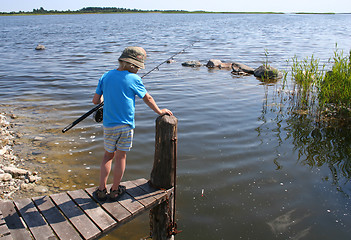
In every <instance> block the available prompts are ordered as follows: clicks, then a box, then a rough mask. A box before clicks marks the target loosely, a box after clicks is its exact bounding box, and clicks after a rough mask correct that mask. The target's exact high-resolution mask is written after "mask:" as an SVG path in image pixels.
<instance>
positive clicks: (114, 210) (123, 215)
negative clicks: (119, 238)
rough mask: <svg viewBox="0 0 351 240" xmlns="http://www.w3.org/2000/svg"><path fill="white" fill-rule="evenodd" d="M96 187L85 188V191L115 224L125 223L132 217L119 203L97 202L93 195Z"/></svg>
mask: <svg viewBox="0 0 351 240" xmlns="http://www.w3.org/2000/svg"><path fill="white" fill-rule="evenodd" d="M95 190H96V187H92V188H87V189H85V191H86V192H87V193H88V194H89V195H90V196H91V197H92V198H93V199H94V200H95V201H96V202H98V203H100V204H101V207H102V208H103V209H105V211H107V212H108V213H109V214H110V215H111V216H112V217H113V218H114V219H115V220H116V221H117V222H123V221H127V220H129V219H130V218H131V217H132V213H131V212H129V211H128V210H127V209H125V208H124V207H123V206H122V205H121V204H120V203H119V202H110V201H108V200H107V201H99V200H98V199H97V198H96V195H95Z"/></svg>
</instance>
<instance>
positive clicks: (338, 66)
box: [283, 49, 351, 121]
mask: <svg viewBox="0 0 351 240" xmlns="http://www.w3.org/2000/svg"><path fill="white" fill-rule="evenodd" d="M291 60H292V64H291V77H292V80H293V81H292V86H293V89H292V91H291V92H292V93H290V94H291V95H290V96H289V98H288V99H289V101H290V108H291V110H292V111H294V112H300V113H301V112H302V113H304V114H310V115H314V116H316V117H317V119H318V121H319V120H320V119H321V117H322V118H323V119H324V120H327V121H328V120H331V117H332V118H333V119H338V120H346V119H350V120H351V118H350V117H351V51H350V55H349V56H346V57H344V56H343V52H342V51H341V52H340V51H339V50H338V49H336V50H335V51H334V57H333V58H331V59H329V63H332V64H333V66H332V69H331V71H328V72H326V71H325V67H326V65H325V64H322V65H321V64H320V60H319V59H316V58H315V57H314V56H313V55H312V57H311V58H309V57H306V58H305V59H303V60H301V61H300V60H298V59H297V57H296V56H295V57H293V58H292V59H291ZM286 77H287V74H285V79H284V82H283V88H284V87H285V85H286V82H287V80H286Z"/></svg>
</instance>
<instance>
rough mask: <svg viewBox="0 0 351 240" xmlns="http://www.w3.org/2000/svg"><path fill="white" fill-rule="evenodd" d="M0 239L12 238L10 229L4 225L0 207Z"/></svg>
mask: <svg viewBox="0 0 351 240" xmlns="http://www.w3.org/2000/svg"><path fill="white" fill-rule="evenodd" d="M0 239H1V240H5V239H12V237H11V236H10V229H9V228H8V227H7V225H6V222H5V219H4V216H3V215H2V211H1V209H0Z"/></svg>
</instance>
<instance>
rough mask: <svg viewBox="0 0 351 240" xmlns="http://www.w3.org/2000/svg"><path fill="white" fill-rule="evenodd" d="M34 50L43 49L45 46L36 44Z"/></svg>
mask: <svg viewBox="0 0 351 240" xmlns="http://www.w3.org/2000/svg"><path fill="white" fill-rule="evenodd" d="M35 50H45V46H44V45H41V44H38V46H36V47H35Z"/></svg>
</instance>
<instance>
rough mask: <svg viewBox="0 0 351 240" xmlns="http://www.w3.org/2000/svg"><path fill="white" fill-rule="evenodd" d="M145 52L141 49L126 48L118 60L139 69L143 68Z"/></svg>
mask: <svg viewBox="0 0 351 240" xmlns="http://www.w3.org/2000/svg"><path fill="white" fill-rule="evenodd" d="M145 58H146V51H145V50H144V49H143V48H142V47H126V48H125V49H124V51H123V52H122V54H121V56H120V57H119V58H118V60H121V61H125V62H128V63H131V64H134V65H135V66H137V67H139V68H145V66H144V60H145Z"/></svg>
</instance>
